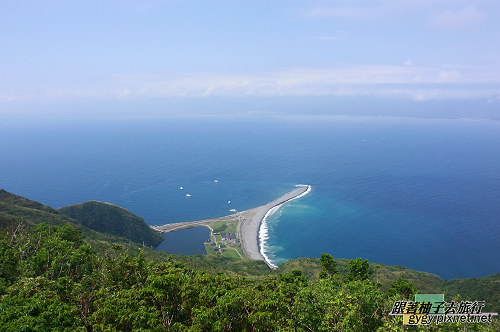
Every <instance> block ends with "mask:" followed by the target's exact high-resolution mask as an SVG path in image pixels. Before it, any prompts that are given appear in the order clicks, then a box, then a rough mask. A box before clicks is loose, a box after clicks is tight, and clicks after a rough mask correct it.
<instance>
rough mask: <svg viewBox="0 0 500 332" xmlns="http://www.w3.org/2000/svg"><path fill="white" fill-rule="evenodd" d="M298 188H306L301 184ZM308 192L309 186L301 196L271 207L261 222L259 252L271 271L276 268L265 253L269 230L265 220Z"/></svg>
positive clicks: (267, 247) (267, 246)
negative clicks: (284, 205)
mask: <svg viewBox="0 0 500 332" xmlns="http://www.w3.org/2000/svg"><path fill="white" fill-rule="evenodd" d="M300 186H306V185H301V184H299V185H297V187H300ZM310 191H311V186H309V185H307V190H306V191H304V192H303V193H302V194H300V195H297V196H295V197H292V198H290V199H289V200H287V201H285V202H283V203H281V204H279V205H276V206H274V207H272V208H271V209H269V211H267V213H266V215H265V216H264V218H262V222H261V223H260V228H259V250H260V254H261V255H262V257H264V260H265V261H266V263H267V265H269V267H271V268H272V269H276V268H277V267H278V266H277V265H275V264H274V262H273V261H272V260H271V258H270V257H269V253H268V252H267V251H268V249H269V245H268V244H267V240H268V239H269V235H268V232H269V228H268V227H267V218H269V217H270V216H272V215H273V214H274V213H275V212H276V211H278V210H279V208H280V207H281V206H282V205H283V204H285V203H288V202H290V201H293V200H294V199H297V198H300V197H303V196H305V195H307V194H308V193H309V192H310Z"/></svg>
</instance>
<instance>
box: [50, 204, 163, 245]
mask: <svg viewBox="0 0 500 332" xmlns="http://www.w3.org/2000/svg"><path fill="white" fill-rule="evenodd" d="M57 211H59V212H60V213H63V214H65V215H67V216H69V217H71V218H73V219H75V220H77V221H78V222H80V223H81V224H83V225H84V226H86V227H88V228H91V229H93V230H95V231H98V232H102V233H109V234H112V235H117V236H122V237H125V238H127V239H130V240H131V241H133V242H136V243H144V244H145V245H147V246H154V247H156V246H157V245H159V244H160V243H161V242H162V241H163V240H164V238H163V237H162V236H161V235H160V234H158V232H156V231H154V230H153V229H151V228H150V227H149V226H148V225H147V224H146V223H145V222H144V219H142V218H141V217H138V216H136V215H135V214H133V213H131V212H129V211H127V210H125V209H124V208H122V207H119V206H116V205H113V204H109V203H103V202H98V201H88V202H85V203H79V204H73V205H69V206H65V207H61V208H58V209H57Z"/></svg>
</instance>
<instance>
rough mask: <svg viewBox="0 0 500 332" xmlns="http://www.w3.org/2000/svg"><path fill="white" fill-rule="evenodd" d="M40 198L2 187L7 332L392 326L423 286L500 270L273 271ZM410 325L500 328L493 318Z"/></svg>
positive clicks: (356, 265)
mask: <svg viewBox="0 0 500 332" xmlns="http://www.w3.org/2000/svg"><path fill="white" fill-rule="evenodd" d="M35 203H36V202H32V201H29V200H27V199H23V198H20V197H19V196H15V195H12V194H8V193H6V192H0V208H1V210H0V220H3V223H2V226H3V228H1V229H0V329H1V330H2V331H397V330H401V329H402V328H403V327H402V322H401V318H400V317H394V316H390V315H388V312H389V310H390V309H391V308H392V304H393V302H394V301H395V300H399V299H404V298H411V297H412V296H413V294H415V292H417V291H420V292H421V293H440V292H442V291H443V290H448V291H449V292H450V294H452V295H455V294H458V293H460V294H462V299H466V298H469V299H472V300H484V299H486V296H488V294H487V293H488V291H490V292H496V293H495V295H496V296H498V294H499V292H498V288H496V287H498V284H499V280H500V278H499V276H500V274H499V275H493V276H489V277H486V278H478V279H464V280H463V279H457V280H451V281H446V282H444V281H443V280H442V279H441V278H439V277H438V276H435V275H432V274H428V273H424V272H418V271H413V270H410V269H406V268H404V267H402V266H394V267H391V266H385V265H375V264H370V263H368V261H366V260H362V259H356V260H344V259H340V260H339V259H333V257H332V256H330V255H328V254H323V255H322V256H321V258H301V259H297V260H290V261H288V262H287V263H285V264H282V265H281V266H280V267H279V268H278V270H277V271H273V270H270V269H268V268H267V266H266V265H265V264H264V263H263V262H260V261H248V260H231V259H228V258H223V257H216V256H212V257H207V256H202V255H196V256H173V255H167V254H165V253H163V252H158V251H154V250H151V249H149V248H147V247H142V248H141V246H139V245H134V244H130V243H127V242H126V241H123V239H122V238H119V237H110V235H102V234H100V233H98V232H95V231H92V230H89V229H88V228H86V227H85V226H83V225H81V224H79V223H78V222H77V221H76V220H74V219H71V218H69V217H67V216H64V215H62V214H59V213H58V212H57V211H55V210H53V209H51V208H49V207H45V206H43V205H41V204H39V203H36V204H35ZM40 222H41V223H40ZM49 223H51V225H50V224H49ZM87 234H88V235H89V236H88V235H87ZM378 281H380V282H378ZM422 289H425V291H422ZM480 294H482V295H480ZM479 295H480V296H479ZM483 295H484V296H485V297H481V296H483ZM456 299H457V297H455V300H456ZM486 301H487V303H488V301H489V300H487V299H486ZM496 303H497V304H498V299H497V302H496ZM485 309H486V308H485ZM485 311H486V310H485ZM487 311H489V312H491V311H494V312H496V311H495V310H492V309H491V308H488V310H487ZM405 329H406V330H410V331H411V330H427V331H436V330H445V331H464V330H467V331H498V330H500V325H499V321H498V319H494V323H493V324H490V325H488V324H470V325H468V326H466V325H464V324H457V323H456V324H440V325H439V326H435V325H434V326H424V327H413V326H407V327H406V328H405Z"/></svg>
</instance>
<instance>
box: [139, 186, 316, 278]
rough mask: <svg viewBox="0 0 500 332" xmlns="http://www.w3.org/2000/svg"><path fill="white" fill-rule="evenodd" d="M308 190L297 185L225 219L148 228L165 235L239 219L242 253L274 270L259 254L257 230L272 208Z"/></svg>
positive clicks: (308, 187) (238, 229)
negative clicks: (264, 202)
mask: <svg viewBox="0 0 500 332" xmlns="http://www.w3.org/2000/svg"><path fill="white" fill-rule="evenodd" d="M308 190H310V186H307V185H298V186H297V189H294V190H292V191H290V192H288V193H286V194H285V195H283V196H281V197H280V198H278V199H276V200H274V201H272V202H270V203H267V204H266V205H262V206H259V207H256V208H254V209H251V210H246V211H242V212H238V213H235V214H231V215H229V216H226V217H221V218H215V219H205V220H198V221H188V222H180V223H173V224H166V225H163V226H149V227H151V228H152V229H154V230H157V231H159V232H161V233H167V232H172V231H176V230H179V229H184V228H192V227H197V226H207V225H210V224H212V223H214V222H216V221H219V220H237V219H239V222H238V226H237V230H236V232H237V236H238V238H239V239H240V241H241V247H242V248H243V252H244V253H245V255H246V256H247V257H248V258H249V259H259V260H263V261H265V262H266V263H267V265H269V267H270V268H274V266H273V265H272V264H270V263H269V262H267V261H266V260H265V258H264V256H262V254H261V253H260V248H259V229H260V224H261V223H262V220H263V219H264V217H265V216H266V213H267V212H268V211H269V210H271V209H272V208H274V207H276V206H278V205H281V204H283V203H285V202H287V201H290V200H292V199H294V198H297V197H298V196H301V195H303V194H304V193H306V192H307V191H308Z"/></svg>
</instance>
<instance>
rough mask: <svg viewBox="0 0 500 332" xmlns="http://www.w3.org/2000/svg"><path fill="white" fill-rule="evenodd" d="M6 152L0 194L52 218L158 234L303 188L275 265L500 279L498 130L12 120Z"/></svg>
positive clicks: (377, 121) (276, 245) (491, 125)
mask: <svg viewBox="0 0 500 332" xmlns="http://www.w3.org/2000/svg"><path fill="white" fill-rule="evenodd" d="M0 140H1V144H0V188H3V189H5V190H7V191H9V192H12V193H14V194H17V195H21V196H25V197H28V198H30V199H33V200H36V201H39V202H41V203H43V204H46V205H49V206H52V207H54V208H57V207H61V206H66V205H70V204H75V203H80V202H84V201H88V200H98V201H104V202H110V203H113V204H116V205H119V206H122V207H124V208H126V209H128V210H129V211H131V212H133V213H135V214H137V215H139V216H141V217H143V218H144V220H145V221H146V222H147V223H148V224H151V225H161V224H166V223H172V222H181V221H191V220H198V219H207V218H213V217H220V216H224V215H228V214H230V212H229V210H230V209H232V208H234V209H237V210H238V211H242V210H246V209H250V208H253V207H256V206H259V205H263V204H266V203H268V202H270V201H272V200H274V199H276V198H277V197H279V196H281V195H283V194H284V193H286V192H288V191H290V190H291V189H293V188H295V187H294V186H295V185H296V184H307V185H311V186H312V190H311V192H310V193H309V194H307V195H306V196H304V197H302V198H300V199H297V200H294V201H291V202H290V203H287V204H285V205H283V206H282V207H281V209H279V210H278V211H277V212H276V213H275V214H273V215H272V216H271V217H270V218H269V220H268V228H269V231H268V236H269V237H268V239H267V241H266V243H265V248H266V253H267V255H268V256H269V257H270V258H271V259H272V260H273V262H275V263H276V264H279V263H282V262H285V261H286V260H288V259H291V258H297V257H304V256H305V257H319V256H320V255H321V253H323V252H327V253H330V254H332V255H333V256H334V257H338V258H357V257H361V258H363V259H365V258H366V259H368V260H369V261H370V262H374V263H383V264H389V265H396V264H398V265H403V266H406V267H409V268H412V269H416V270H421V271H426V272H431V273H434V274H437V275H439V276H441V277H442V278H444V279H451V278H456V277H461V278H468V277H483V276H486V275H489V274H493V273H499V272H500V144H499V143H500V123H499V122H495V121H473V120H466V119H462V120H440V119H415V118H391V117H349V116H286V115H279V116H278V115H276V116H273V115H196V116H195V115H179V116H124V117H105V116H101V117H52V118H9V119H2V121H1V123H0ZM215 180H217V182H216V181H215ZM180 187H182V188H183V190H181V189H180ZM187 194H189V195H191V196H190V197H187V196H186V195H187ZM228 201H231V204H230V205H229V204H228ZM203 236H205V235H203Z"/></svg>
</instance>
